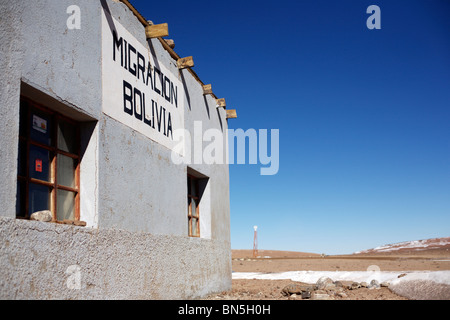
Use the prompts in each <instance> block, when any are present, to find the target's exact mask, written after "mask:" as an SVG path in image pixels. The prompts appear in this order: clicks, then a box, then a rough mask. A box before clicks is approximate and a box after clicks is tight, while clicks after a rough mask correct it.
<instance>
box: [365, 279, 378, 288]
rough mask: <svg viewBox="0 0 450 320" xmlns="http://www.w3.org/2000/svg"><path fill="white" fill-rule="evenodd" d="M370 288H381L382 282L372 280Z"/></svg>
mask: <svg viewBox="0 0 450 320" xmlns="http://www.w3.org/2000/svg"><path fill="white" fill-rule="evenodd" d="M367 288H369V289H380V283H379V282H378V281H377V280H375V279H374V280H372V281H370V284H369V286H368V287H367Z"/></svg>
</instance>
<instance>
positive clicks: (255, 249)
mask: <svg viewBox="0 0 450 320" xmlns="http://www.w3.org/2000/svg"><path fill="white" fill-rule="evenodd" d="M253 229H255V234H254V236H253V258H256V257H257V256H258V226H254V227H253Z"/></svg>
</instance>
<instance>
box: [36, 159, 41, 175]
mask: <svg viewBox="0 0 450 320" xmlns="http://www.w3.org/2000/svg"><path fill="white" fill-rule="evenodd" d="M35 171H36V172H41V173H42V160H41V159H36V161H35Z"/></svg>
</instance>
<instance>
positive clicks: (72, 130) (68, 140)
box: [58, 120, 77, 154]
mask: <svg viewBox="0 0 450 320" xmlns="http://www.w3.org/2000/svg"><path fill="white" fill-rule="evenodd" d="M76 136H77V130H76V127H75V126H74V125H72V124H71V123H69V122H66V121H62V120H60V121H59V123H58V149H60V150H62V151H65V152H69V153H72V154H76V153H77V146H76V141H77V139H76Z"/></svg>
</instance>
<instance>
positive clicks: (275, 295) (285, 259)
mask: <svg viewBox="0 0 450 320" xmlns="http://www.w3.org/2000/svg"><path fill="white" fill-rule="evenodd" d="M258 254H259V256H260V257H265V256H266V257H271V258H258V259H254V258H253V257H252V251H251V250H233V259H232V270H233V272H284V271H301V270H311V271H366V270H367V268H368V267H369V266H371V265H377V266H378V267H379V268H380V270H381V271H426V270H427V271H439V270H450V248H447V247H446V248H442V249H433V250H426V251H402V252H394V253H384V254H373V253H372V254H370V255H369V254H358V255H342V256H325V257H321V256H320V255H318V254H310V253H298V252H283V251H264V250H261V251H259V252H258ZM439 260H442V261H439ZM445 260H447V261H445ZM291 283H294V282H293V281H291V280H233V282H232V290H231V291H229V292H222V293H220V294H215V295H211V296H209V297H207V298H206V299H212V300H290V299H300V297H296V298H292V297H286V296H284V295H282V293H281V290H282V289H283V288H284V287H285V286H287V285H288V284H291ZM335 299H337V300H406V298H405V297H402V296H400V295H398V294H395V293H394V292H392V291H391V290H390V289H388V288H386V287H383V288H381V289H379V290H370V289H367V288H360V289H357V290H346V291H345V295H344V297H335Z"/></svg>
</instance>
